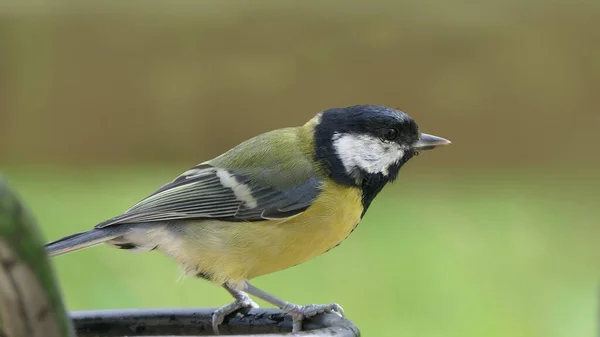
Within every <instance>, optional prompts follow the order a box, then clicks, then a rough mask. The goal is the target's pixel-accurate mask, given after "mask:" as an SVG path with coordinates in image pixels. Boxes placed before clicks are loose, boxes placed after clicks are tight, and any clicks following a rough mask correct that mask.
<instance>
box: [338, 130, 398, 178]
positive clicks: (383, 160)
mask: <svg viewBox="0 0 600 337" xmlns="http://www.w3.org/2000/svg"><path fill="white" fill-rule="evenodd" d="M332 141H333V147H334V148H335V151H336V153H337V155H338V157H339V158H340V160H341V161H342V164H343V165H344V168H345V169H346V172H347V173H348V174H351V175H353V174H355V173H356V172H355V171H356V170H357V169H359V170H362V171H365V172H367V173H381V174H383V175H384V176H387V175H388V174H389V168H390V166H392V165H394V164H396V163H397V162H399V161H400V159H402V157H403V156H404V149H403V148H402V147H401V146H400V145H399V144H396V143H392V142H385V141H382V140H381V139H379V138H376V137H372V136H369V135H356V134H350V133H343V134H340V133H336V134H334V135H333V138H332Z"/></svg>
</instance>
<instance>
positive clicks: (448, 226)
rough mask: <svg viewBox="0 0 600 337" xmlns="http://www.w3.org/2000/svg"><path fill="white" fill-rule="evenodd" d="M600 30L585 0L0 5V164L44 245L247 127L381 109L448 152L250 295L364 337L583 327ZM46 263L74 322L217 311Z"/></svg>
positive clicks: (119, 257) (593, 277) (413, 168)
mask: <svg viewBox="0 0 600 337" xmlns="http://www.w3.org/2000/svg"><path fill="white" fill-rule="evenodd" d="M599 20H600V2H598V1H577V2H568V1H539V0H530V1H516V0H509V1H499V0H491V1H486V2H476V1H465V0H459V1H454V2H451V3H447V2H443V1H439V0H436V1H434V0H424V1H418V2H417V1H413V2H410V3H401V2H382V1H371V2H360V1H345V2H330V1H323V2H317V1H302V2H299V1H289V2H279V1H252V2H251V1H226V2H225V1H196V2H193V1H168V2H167V1H164V2H159V1H154V0H149V1H128V2H119V1H75V0H72V1H67V0H65V1H58V0H56V1H52V0H47V1H42V0H39V1H31V0H22V1H18V0H7V1H6V0H5V1H2V2H0V171H1V172H2V174H4V175H5V177H6V178H7V179H8V180H9V182H10V183H11V185H12V186H13V187H14V188H15V189H16V190H17V191H18V192H19V193H20V194H21V195H22V196H23V198H24V199H25V200H26V202H27V203H28V205H29V206H30V208H31V209H32V211H33V213H34V214H35V215H36V217H37V218H38V220H39V221H40V223H41V225H42V231H43V233H44V235H45V237H46V238H47V239H48V240H50V239H56V238H58V237H60V236H63V235H67V234H70V233H72V232H75V231H81V230H84V229H87V228H89V227H91V226H93V225H94V224H95V223H97V222H100V221H102V220H105V219H106V218H109V217H112V216H114V215H117V214H119V213H120V212H122V211H124V210H125V209H127V208H128V207H129V206H130V205H131V204H133V203H135V202H137V201H139V200H140V199H141V198H143V197H144V196H146V195H147V194H149V193H151V192H153V191H154V190H155V189H156V188H158V187H159V186H160V185H162V184H163V183H164V182H166V181H168V180H170V179H173V178H174V177H175V176H177V175H178V174H179V173H181V172H182V171H184V170H185V169H187V168H188V167H191V166H193V165H195V164H197V163H199V162H202V161H204V160H207V159H209V158H211V157H213V156H215V155H218V154H220V153H222V152H223V151H225V150H227V149H228V148H230V147H232V146H234V145H236V144H237V143H239V142H241V141H243V140H245V139H247V138H249V137H252V136H254V135H256V134H258V133H260V132H264V131H267V130H270V129H274V128H279V127H284V126H292V125H299V124H301V123H304V122H305V121H306V120H307V119H309V118H310V117H312V116H313V115H314V114H315V113H316V112H318V111H321V110H323V109H326V108H329V107H335V106H346V105H353V104H365V103H374V104H382V105H389V106H392V107H396V108H399V109H402V110H404V111H406V112H407V113H408V114H410V115H411V116H412V117H413V118H414V119H415V120H416V121H417V122H418V123H419V125H420V127H421V129H422V130H423V131H425V132H428V133H433V134H436V135H439V136H443V137H446V138H448V139H450V140H452V141H453V145H452V146H451V147H448V148H443V149H439V150H435V151H432V152H428V153H426V154H424V155H422V156H420V157H418V158H416V159H413V161H411V162H410V163H409V164H408V165H407V166H406V167H405V168H403V170H402V172H401V177H400V179H399V181H398V182H397V183H396V184H394V185H392V186H389V187H388V188H386V190H385V191H384V193H383V194H382V195H381V196H380V197H379V198H378V199H377V200H376V201H375V202H374V204H373V206H372V208H371V209H370V211H369V213H368V214H367V216H366V217H365V219H364V221H363V222H362V223H361V225H360V226H359V227H358V229H357V230H356V231H355V232H354V234H353V235H352V236H351V237H350V238H349V239H348V240H347V241H346V242H344V243H343V244H342V245H341V246H339V247H338V248H336V249H335V250H332V251H331V252H329V253H327V254H325V255H323V256H321V257H319V258H316V259H314V260H313V261H310V262H308V263H305V264H303V265H299V266H297V267H294V268H291V269H288V270H285V271H282V272H280V273H276V274H272V275H267V276H264V277H261V278H259V279H257V280H255V283H256V285H257V286H259V287H262V288H264V289H266V290H269V291H270V292H272V293H273V294H276V295H278V296H280V297H283V298H285V299H288V300H290V301H294V302H297V303H312V302H314V303H328V302H331V301H336V302H338V303H340V304H341V305H342V306H343V307H344V308H345V310H346V312H347V315H348V317H349V318H350V319H351V320H353V321H354V322H355V323H357V325H358V326H359V327H360V329H361V331H362V333H363V335H364V336H382V337H385V336H390V337H391V336H456V337H459V336H460V337H464V336H503V337H505V336H511V337H513V336H514V337H516V336H523V337H532V336H549V337H552V336H568V337H572V336H577V337H579V336H582V337H586V336H595V330H596V317H597V313H596V306H597V305H596V302H597V298H598V295H597V286H598V278H599V276H600V247H599V245H598V239H599V238H600V227H599V226H598V219H599V216H600V212H599V211H597V210H596V205H597V204H598V201H600V193H598V190H599V188H600V182H599V181H598V169H599V168H600V156H598V144H599V142H598V135H597V133H598V130H599V127H600V114H599V113H598V107H599V106H600V98H598V97H599V96H598V94H599V92H600V28H599V27H600V26H599V22H600V21H599ZM53 262H54V263H55V266H56V268H57V272H58V276H59V279H60V282H61V284H62V286H63V289H64V294H65V297H66V301H67V304H68V306H69V308H70V309H72V310H81V309H103V308H127V307H189V306H197V307H215V306H220V305H223V304H225V303H226V302H228V301H230V298H229V297H228V294H227V293H226V292H225V291H223V290H221V289H219V288H217V287H215V286H212V285H210V284H208V283H207V282H204V281H201V280H195V279H186V280H185V281H184V282H178V277H179V275H180V272H179V270H178V269H177V267H176V266H175V264H174V263H172V262H171V261H170V260H168V259H167V258H165V257H163V256H162V255H160V254H157V253H149V254H142V255H133V254H126V253H125V252H123V251H118V250H115V249H111V248H108V247H98V248H94V249H90V250H86V251H82V252H79V253H77V254H71V255H66V256H61V257H58V258H56V259H55V260H54V261H53ZM259 303H260V304H262V305H263V306H265V304H264V302H259Z"/></svg>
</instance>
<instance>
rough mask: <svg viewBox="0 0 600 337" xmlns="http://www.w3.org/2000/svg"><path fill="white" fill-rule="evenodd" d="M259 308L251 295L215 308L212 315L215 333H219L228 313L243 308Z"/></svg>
mask: <svg viewBox="0 0 600 337" xmlns="http://www.w3.org/2000/svg"><path fill="white" fill-rule="evenodd" d="M250 308H258V304H256V303H254V301H252V300H251V299H250V297H248V296H245V297H241V298H238V299H236V300H235V302H232V303H229V304H227V305H224V306H222V307H220V308H219V309H217V310H215V312H214V313H213V315H212V327H213V330H214V332H215V335H219V334H220V332H219V325H221V323H223V321H224V320H225V317H227V315H229V314H232V313H234V312H236V311H238V310H241V309H250Z"/></svg>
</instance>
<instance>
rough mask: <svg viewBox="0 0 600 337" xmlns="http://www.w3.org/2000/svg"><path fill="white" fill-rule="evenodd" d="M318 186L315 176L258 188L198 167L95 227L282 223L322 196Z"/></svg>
mask: <svg viewBox="0 0 600 337" xmlns="http://www.w3.org/2000/svg"><path fill="white" fill-rule="evenodd" d="M321 182H322V181H321V179H320V178H318V177H316V176H314V177H311V178H309V179H307V180H306V181H304V182H303V183H301V184H299V185H297V186H293V187H288V188H286V189H278V188H275V187H270V186H257V185H256V183H253V181H252V180H251V179H250V178H249V177H247V176H245V175H244V174H242V173H240V172H235V171H232V170H225V169H219V168H216V167H213V166H211V165H209V164H200V165H198V166H196V167H194V168H192V169H190V170H188V171H186V172H184V173H183V174H182V175H180V176H179V177H177V178H176V179H175V180H173V181H172V182H170V183H168V184H166V185H164V186H162V187H161V188H159V189H158V190H157V191H156V192H154V193H153V194H151V195H150V196H148V197H147V198H145V199H144V200H142V201H140V202H139V203H137V204H136V205H134V206H133V207H131V208H130V209H128V210H127V211H125V213H123V214H122V215H120V216H117V217H115V218H112V219H110V220H108V221H105V222H103V223H100V224H98V225H96V228H102V227H107V226H110V225H115V224H124V223H137V222H153V221H169V220H178V219H206V218H210V219H220V220H227V221H257V220H265V219H270V220H272V219H286V218H289V217H293V216H295V215H298V214H299V213H301V212H303V211H304V210H306V209H307V208H308V207H309V206H310V205H311V204H312V202H313V201H314V199H315V198H316V197H317V195H318V194H319V192H320V187H321Z"/></svg>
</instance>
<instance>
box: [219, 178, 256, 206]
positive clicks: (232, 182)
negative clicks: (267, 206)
mask: <svg viewBox="0 0 600 337" xmlns="http://www.w3.org/2000/svg"><path fill="white" fill-rule="evenodd" d="M217 177H219V180H220V181H221V185H223V186H224V187H228V188H231V190H232V191H233V194H235V197H236V198H237V199H238V200H240V201H243V202H244V204H245V205H246V207H248V208H256V206H257V202H256V199H255V198H254V197H253V196H252V192H251V191H250V187H248V186H247V185H246V184H240V183H239V182H238V181H237V179H235V177H234V176H233V175H231V174H229V172H227V171H226V170H217Z"/></svg>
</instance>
